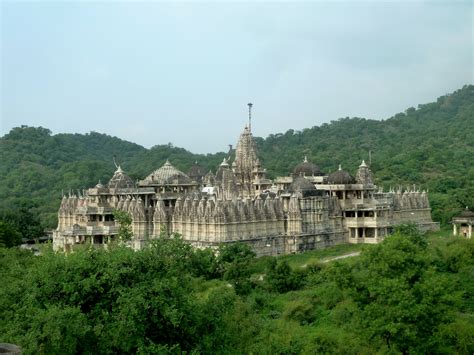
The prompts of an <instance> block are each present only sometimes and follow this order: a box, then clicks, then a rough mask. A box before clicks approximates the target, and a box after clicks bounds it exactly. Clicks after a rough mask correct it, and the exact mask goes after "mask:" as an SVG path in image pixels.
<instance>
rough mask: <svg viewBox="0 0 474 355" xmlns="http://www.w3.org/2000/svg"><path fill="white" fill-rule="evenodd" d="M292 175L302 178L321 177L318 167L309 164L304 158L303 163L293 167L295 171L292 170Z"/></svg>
mask: <svg viewBox="0 0 474 355" xmlns="http://www.w3.org/2000/svg"><path fill="white" fill-rule="evenodd" d="M293 174H294V175H300V174H302V175H304V176H319V175H321V169H320V168H319V166H317V165H315V164H313V163H310V162H309V161H308V159H307V158H306V156H305V157H304V161H303V162H302V163H300V164H298V165H297V166H296V167H295V169H294V170H293Z"/></svg>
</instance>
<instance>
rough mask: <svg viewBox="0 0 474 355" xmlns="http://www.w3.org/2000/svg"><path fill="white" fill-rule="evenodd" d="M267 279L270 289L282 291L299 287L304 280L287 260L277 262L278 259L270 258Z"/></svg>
mask: <svg viewBox="0 0 474 355" xmlns="http://www.w3.org/2000/svg"><path fill="white" fill-rule="evenodd" d="M265 280H266V282H267V284H268V286H269V289H270V290H272V291H276V292H280V293H282V292H288V291H292V290H296V289H298V288H299V287H300V286H301V284H302V281H303V280H302V278H301V276H300V275H298V274H297V273H296V272H294V271H293V270H292V269H291V267H290V265H289V264H288V262H287V261H286V260H283V261H281V262H280V263H277V261H276V259H270V260H269V265H268V270H267V276H266V278H265Z"/></svg>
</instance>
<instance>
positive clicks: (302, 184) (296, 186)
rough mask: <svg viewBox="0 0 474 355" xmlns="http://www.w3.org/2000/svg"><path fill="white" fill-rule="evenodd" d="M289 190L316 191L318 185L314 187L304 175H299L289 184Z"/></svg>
mask: <svg viewBox="0 0 474 355" xmlns="http://www.w3.org/2000/svg"><path fill="white" fill-rule="evenodd" d="M288 190H289V191H290V192H298V191H314V190H316V187H314V185H313V184H312V183H311V182H310V181H308V179H305V178H304V177H303V176H297V177H296V178H295V179H294V180H293V182H292V183H291V185H290V186H289V188H288Z"/></svg>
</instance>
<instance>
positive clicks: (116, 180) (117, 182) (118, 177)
mask: <svg viewBox="0 0 474 355" xmlns="http://www.w3.org/2000/svg"><path fill="white" fill-rule="evenodd" d="M134 186H135V183H134V182H133V180H132V179H131V178H130V176H128V175H126V174H125V173H124V172H123V170H122V169H121V168H120V166H118V167H117V170H116V171H115V173H114V175H113V176H112V177H111V178H110V180H109V183H108V184H107V187H109V188H112V189H122V188H127V187H134Z"/></svg>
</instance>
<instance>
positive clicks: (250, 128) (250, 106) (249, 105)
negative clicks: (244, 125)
mask: <svg viewBox="0 0 474 355" xmlns="http://www.w3.org/2000/svg"><path fill="white" fill-rule="evenodd" d="M247 105H248V107H249V132H252V106H253V103H251V102H249V103H248V104H247Z"/></svg>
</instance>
